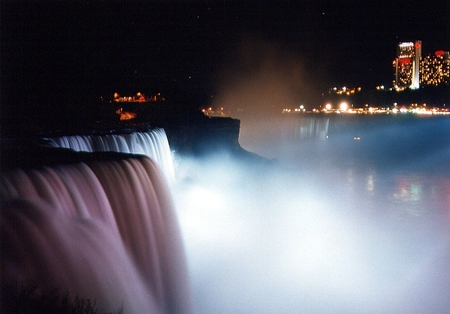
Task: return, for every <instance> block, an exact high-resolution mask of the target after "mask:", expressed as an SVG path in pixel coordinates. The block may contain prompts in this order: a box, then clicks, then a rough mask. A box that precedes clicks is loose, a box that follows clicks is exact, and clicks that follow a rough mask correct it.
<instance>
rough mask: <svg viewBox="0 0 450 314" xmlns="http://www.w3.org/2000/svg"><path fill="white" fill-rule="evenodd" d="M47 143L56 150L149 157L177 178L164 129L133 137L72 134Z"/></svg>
mask: <svg viewBox="0 0 450 314" xmlns="http://www.w3.org/2000/svg"><path fill="white" fill-rule="evenodd" d="M47 140H49V141H48V142H49V145H51V146H53V147H61V148H69V149H72V150H74V151H85V152H106V151H111V152H120V153H127V154H142V155H146V156H148V157H150V158H153V159H154V160H155V161H156V162H157V163H158V165H160V167H161V169H162V170H163V172H164V174H165V175H166V178H167V179H168V180H172V179H173V178H174V177H175V174H174V166H173V160H172V155H171V152H170V146H169V141H168V140H167V136H166V132H165V131H164V129H161V128H157V129H154V130H152V131H147V132H133V133H130V134H105V135H71V136H60V137H52V138H50V139H47Z"/></svg>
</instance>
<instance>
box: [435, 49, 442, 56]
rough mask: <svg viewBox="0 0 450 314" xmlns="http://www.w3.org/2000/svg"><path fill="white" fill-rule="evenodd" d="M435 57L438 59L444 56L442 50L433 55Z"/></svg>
mask: <svg viewBox="0 0 450 314" xmlns="http://www.w3.org/2000/svg"><path fill="white" fill-rule="evenodd" d="M434 54H435V55H436V57H440V56H443V55H444V50H438V51H436V52H435V53H434Z"/></svg>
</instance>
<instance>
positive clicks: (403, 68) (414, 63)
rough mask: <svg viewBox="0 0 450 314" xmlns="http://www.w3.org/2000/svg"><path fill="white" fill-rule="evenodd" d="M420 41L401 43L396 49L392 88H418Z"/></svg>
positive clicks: (420, 54)
mask: <svg viewBox="0 0 450 314" xmlns="http://www.w3.org/2000/svg"><path fill="white" fill-rule="evenodd" d="M421 56H422V41H421V40H416V41H415V42H402V43H399V44H398V47H397V58H395V60H394V62H393V66H394V71H395V80H394V87H395V89H397V90H403V89H405V88H411V89H417V88H419V86H420V58H421Z"/></svg>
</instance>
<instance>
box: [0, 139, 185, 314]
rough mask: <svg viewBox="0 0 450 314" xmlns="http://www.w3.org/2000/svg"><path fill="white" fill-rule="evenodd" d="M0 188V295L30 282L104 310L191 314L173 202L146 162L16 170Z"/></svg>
mask: <svg viewBox="0 0 450 314" xmlns="http://www.w3.org/2000/svg"><path fill="white" fill-rule="evenodd" d="M142 136H144V135H142ZM0 188H1V194H2V196H3V197H2V198H3V199H4V201H3V206H2V211H1V230H2V233H1V242H2V245H3V248H2V256H1V266H2V267H1V270H2V272H1V278H0V279H1V280H0V281H1V283H2V288H7V287H9V286H11V285H14V284H16V283H20V284H25V285H26V284H35V283H37V284H38V285H39V290H40V291H47V290H50V289H55V288H56V289H58V291H60V292H61V293H62V294H64V293H65V292H67V293H69V296H71V297H74V296H78V297H80V298H89V299H92V300H96V305H97V307H98V308H99V309H100V310H105V311H117V310H119V309H121V308H123V310H124V313H189V312H191V309H192V307H191V302H190V292H189V288H188V286H189V285H188V279H187V277H188V276H187V271H186V265H185V260H184V259H185V257H184V253H183V247H182V245H181V239H180V233H179V229H178V224H177V220H176V217H175V213H174V207H173V203H172V199H171V196H170V193H169V190H168V187H167V185H166V181H165V178H164V175H163V174H162V172H161V171H160V168H159V167H158V165H157V164H156V163H155V162H154V161H153V160H152V159H150V158H148V157H136V156H134V157H129V158H124V159H120V160H113V161H94V162H81V163H75V164H70V165H56V166H51V167H44V168H42V169H33V170H20V169H19V170H14V171H12V172H9V173H7V174H4V175H3V176H2V179H1V187H0Z"/></svg>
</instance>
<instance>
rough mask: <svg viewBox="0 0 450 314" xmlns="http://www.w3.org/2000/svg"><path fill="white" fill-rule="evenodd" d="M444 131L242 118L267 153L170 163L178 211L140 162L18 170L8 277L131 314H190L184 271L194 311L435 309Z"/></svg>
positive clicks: (447, 141)
mask: <svg viewBox="0 0 450 314" xmlns="http://www.w3.org/2000/svg"><path fill="white" fill-rule="evenodd" d="M448 130H450V119H448V118H426V119H391V117H383V118H380V117H364V118H362V117H337V116H334V117H332V116H295V115H292V116H283V117H272V118H271V119H270V121H265V120H257V121H255V120H245V119H243V120H242V122H241V132H240V139H239V140H240V143H241V145H242V146H243V147H244V148H246V149H248V150H250V151H252V152H256V153H258V154H260V155H262V156H264V157H267V158H269V159H273V160H272V161H271V162H262V163H261V162H258V161H255V160H253V161H252V160H245V159H238V158H236V157H233V156H229V155H224V154H223V153H221V154H217V155H212V156H207V157H203V158H201V159H187V158H184V157H182V156H176V157H177V158H176V168H175V176H176V177H175V180H174V181H173V182H171V184H170V189H171V190H170V192H171V194H172V198H173V201H174V206H172V199H171V197H170V195H169V194H168V192H169V190H168V189H167V187H166V185H165V182H164V179H163V176H162V175H161V174H160V170H159V168H160V167H161V168H163V167H164V166H161V165H164V164H165V163H164V162H163V163H161V164H159V166H156V163H154V162H153V161H152V160H151V159H149V158H142V157H141V158H137V157H133V158H130V159H125V160H121V161H109V162H94V163H88V164H85V163H80V164H75V165H66V166H52V167H47V168H45V169H36V170H27V171H22V170H18V171H16V172H13V173H10V174H8V175H5V176H3V177H2V187H1V193H2V196H7V200H6V202H5V203H4V207H3V208H2V217H1V218H2V221H1V222H2V230H3V231H2V239H3V243H4V244H7V246H3V248H2V283H3V284H4V283H5V282H6V281H7V280H12V281H14V280H16V279H26V280H36V281H37V282H39V283H40V284H42V285H43V286H44V288H45V287H52V285H54V284H55V283H58V284H59V285H60V287H61V288H62V289H65V288H67V289H70V292H71V293H72V294H75V295H76V294H78V295H80V296H81V297H84V296H85V297H91V298H94V299H96V300H97V301H98V303H97V304H98V305H99V306H101V308H103V309H111V310H114V309H118V308H120V307H121V306H122V305H123V306H124V309H125V312H126V313H128V312H130V313H145V312H147V311H148V312H151V313H152V312H155V311H157V312H159V311H161V312H172V313H184V312H190V311H191V302H190V297H189V296H190V292H189V288H188V287H187V282H188V280H187V279H186V275H189V277H190V282H191V284H192V287H191V288H192V292H193V301H194V302H193V303H194V308H195V310H194V312H195V313H430V312H431V313H444V312H446V311H447V309H448V308H449V307H450V298H448V296H449V293H450V272H449V271H450V169H449V166H448V159H449V157H450V134H449V132H448ZM133 138H134V137H133ZM164 138H165V134H164ZM110 139H111V140H112V138H109V139H108V141H109V140H110ZM119 140H120V141H123V138H120V139H119ZM83 141H84V140H83ZM134 141H135V140H133V141H132V143H136V142H134ZM136 141H137V139H136ZM165 141H167V139H166V138H165ZM165 143H166V142H164V143H162V142H161V143H160V141H159V140H158V139H157V140H156V141H154V142H153V144H152V145H156V146H157V147H156V149H157V150H158V149H162V150H165V151H166V152H167V151H168V146H167V145H165ZM163 144H164V145H163ZM163 147H164V148H163ZM117 149H118V151H122V148H117ZM124 149H125V148H124ZM111 150H115V149H111ZM123 152H128V151H123ZM132 153H133V152H132ZM165 155H166V156H168V155H170V154H167V153H165ZM167 162H168V163H169V164H170V165H172V164H171V163H172V160H171V159H170V161H167ZM162 170H163V171H164V169H162ZM5 205H7V206H5ZM173 210H175V213H176V214H177V216H178V217H174V215H173V214H174V212H173ZM176 218H177V219H178V223H179V224H180V226H181V236H182V241H183V243H184V245H185V251H186V257H187V266H188V273H186V271H185V266H186V265H185V264H184V259H183V256H180V254H182V253H183V249H182V248H180V242H179V240H180V239H179V237H178V236H179V234H178V230H177V221H176ZM17 230H19V231H20V232H17ZM5 241H6V242H5ZM23 248H25V250H24V249H23ZM5 249H6V251H5ZM5 253H8V254H5ZM161 309H162V310H161Z"/></svg>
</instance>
